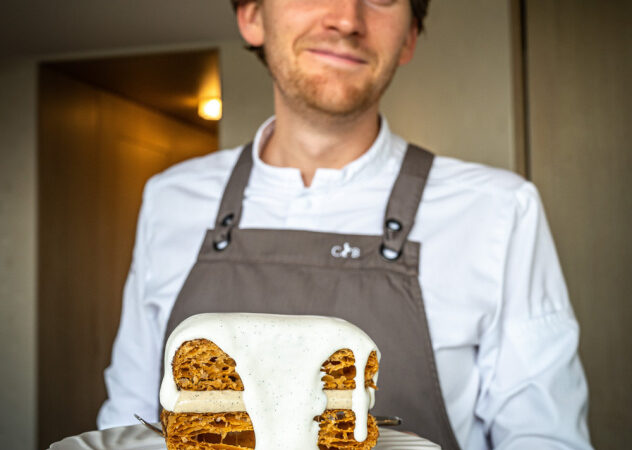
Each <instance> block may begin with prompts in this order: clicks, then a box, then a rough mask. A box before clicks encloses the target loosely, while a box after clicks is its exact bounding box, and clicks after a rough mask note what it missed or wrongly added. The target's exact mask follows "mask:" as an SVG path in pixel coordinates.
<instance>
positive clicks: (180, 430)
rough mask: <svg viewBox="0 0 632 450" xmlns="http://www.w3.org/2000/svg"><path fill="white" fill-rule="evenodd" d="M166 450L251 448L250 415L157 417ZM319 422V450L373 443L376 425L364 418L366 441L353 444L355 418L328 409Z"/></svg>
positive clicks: (364, 448) (357, 448)
mask: <svg viewBox="0 0 632 450" xmlns="http://www.w3.org/2000/svg"><path fill="white" fill-rule="evenodd" d="M160 420H161V422H162V429H163V432H164V434H165V440H166V443H167V449H168V450H192V449H198V450H242V449H254V448H255V442H256V440H255V434H254V431H253V427H252V422H251V421H250V416H249V415H248V413H245V412H238V413H217V414H213V413H209V414H197V413H172V412H169V411H166V410H163V411H162V414H161V415H160ZM314 420H315V421H316V422H318V423H319V426H320V431H319V432H318V448H319V449H320V450H369V449H372V448H373V447H375V445H376V444H377V438H378V435H379V432H378V428H377V423H376V422H375V418H374V417H373V416H372V415H370V414H369V415H368V420H367V438H366V440H365V441H364V442H357V441H356V440H355V438H354V435H353V430H354V429H355V415H354V414H353V411H351V410H347V409H328V410H326V411H325V412H324V413H323V414H321V415H320V416H317V417H314Z"/></svg>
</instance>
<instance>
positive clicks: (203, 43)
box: [0, 0, 632, 450]
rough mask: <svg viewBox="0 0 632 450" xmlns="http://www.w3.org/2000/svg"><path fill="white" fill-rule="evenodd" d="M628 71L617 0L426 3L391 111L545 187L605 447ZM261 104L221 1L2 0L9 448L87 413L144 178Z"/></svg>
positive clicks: (626, 14) (465, 153) (244, 136)
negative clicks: (204, 105)
mask: <svg viewBox="0 0 632 450" xmlns="http://www.w3.org/2000/svg"><path fill="white" fill-rule="evenodd" d="M630 79H632V2H630V1H629V0H608V1H598V0H584V1H581V2H578V1H575V0H504V1H503V0H481V1H477V2H472V1H468V0H433V2H432V3H431V7H430V14H429V17H428V22H427V31H426V33H425V34H424V35H423V36H422V38H421V40H420V42H419V47H418V51H417V55H416V57H415V59H414V60H413V62H412V63H411V64H409V65H408V66H406V67H404V68H402V69H401V70H400V71H399V73H398V74H397V76H396V79H395V81H394V82H393V84H392V86H391V87H390V89H389V91H388V92H387V95H386V97H385V99H384V101H383V104H382V111H383V113H384V114H385V116H386V117H387V118H388V120H389V123H390V125H391V127H392V128H393V129H394V131H395V132H397V133H398V134H401V135H402V136H404V137H405V138H406V139H408V140H410V141H413V142H415V143H418V144H421V145H423V146H425V147H427V148H430V149H432V150H433V151H435V152H436V153H438V154H441V155H449V156H454V157H457V158H462V159H466V160H471V161H478V162H481V163H485V164H490V165H494V166H498V167H502V168H505V169H509V170H512V171H515V172H517V173H520V174H522V175H523V176H525V177H526V178H528V179H530V180H532V181H533V182H534V183H535V184H536V185H537V187H538V188H539V190H540V193H541V196H542V198H543V202H544V205H545V208H546V211H547V216H548V220H549V222H550V225H551V228H552V231H553V234H554V237H555V241H556V244H557V249H558V252H559V255H560V259H561V262H562V266H563V269H564V273H565V276H566V279H567V283H568V287H569V291H570V295H571V300H572V302H573V305H574V308H575V311H576V314H577V317H578V319H579V322H580V325H581V330H582V334H581V344H580V345H581V347H580V348H581V356H582V359H583V363H584V367H585V370H586V373H587V376H588V380H589V385H590V428H591V433H592V437H593V442H594V444H595V446H596V447H597V448H604V449H615V448H617V449H618V448H628V447H629V446H630V442H632V426H630V424H631V423H632V389H631V387H632V383H631V381H630V380H631V379H632V350H631V349H630V347H631V344H632V338H631V332H630V324H632V306H631V302H630V299H629V295H630V292H632V281H631V280H632V270H631V267H632V244H631V242H632V239H631V238H630V234H631V233H632V213H631V211H632V201H631V200H630V199H631V198H632V195H631V194H630V190H631V189H632V182H631V181H630V179H631V178H632V150H631V148H630V142H631V141H632V132H631V130H632V123H631V120H630V119H631V118H632V106H631V101H630V100H632V96H631V95H630ZM203 99H213V100H214V101H215V103H214V106H215V107H216V111H215V112H216V113H217V112H218V111H217V106H218V105H219V103H218V100H220V101H221V104H222V118H221V120H208V119H202V118H201V117H200V116H199V114H198V109H199V104H200V101H201V100H203ZM271 114H272V91H271V82H270V79H269V77H268V75H267V72H266V71H265V69H264V68H263V67H262V66H261V64H260V63H259V62H258V61H257V60H256V58H255V57H254V56H253V55H251V54H249V53H248V52H247V51H245V50H244V49H243V44H242V42H241V40H240V39H239V35H238V33H237V29H236V27H235V24H234V19H233V14H232V10H231V8H230V6H229V2H228V0H180V1H167V0H134V1H129V0H64V1H44V0H21V1H20V0H3V2H2V6H0V333H1V334H0V360H1V361H2V363H1V364H0V366H1V367H2V369H0V386H1V387H0V404H1V405H2V408H1V411H2V412H0V443H1V444H0V445H1V446H2V447H3V448H10V449H26V450H32V449H36V448H40V449H41V448H47V446H48V445H49V444H50V443H51V442H53V441H56V440H59V439H61V438H63V437H65V436H68V435H74V434H78V433H81V432H83V431H87V430H91V429H94V428H95V426H96V425H95V417H96V413H97V410H98V408H99V406H100V404H101V403H102V401H103V400H104V398H105V388H104V385H103V369H104V368H105V367H106V366H107V364H108V362H109V358H110V350H111V345H112V341H113V339H114V335H115V333H116V329H117V326H118V320H119V315H120V305H121V291H122V286H123V283H124V280H125V277H126V273H127V270H128V267H129V263H130V260H131V249H132V245H133V240H134V231H135V222H136V215H137V212H138V207H139V205H140V200H141V192H142V188H143V184H144V182H145V181H146V180H147V178H148V177H150V176H151V175H152V174H154V173H156V172H159V171H161V170H163V169H165V168H166V167H168V166H169V165H171V164H174V163H175V162H178V161H181V160H183V159H186V158H190V157H192V156H196V155H201V154H206V153H208V152H211V151H214V150H217V149H219V148H226V147H233V146H237V145H240V144H242V143H245V142H246V141H248V140H250V139H251V138H252V137H253V134H254V131H255V130H256V128H257V127H258V126H259V124H260V123H261V122H262V121H263V120H265V119H266V118H267V117H268V116H269V115H271Z"/></svg>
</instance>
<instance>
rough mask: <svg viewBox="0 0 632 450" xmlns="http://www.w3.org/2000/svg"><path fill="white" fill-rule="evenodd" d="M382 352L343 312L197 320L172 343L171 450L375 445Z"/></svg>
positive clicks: (362, 448)
mask: <svg viewBox="0 0 632 450" xmlns="http://www.w3.org/2000/svg"><path fill="white" fill-rule="evenodd" d="M378 359H379V351H378V349H377V347H376V345H375V343H374V342H373V341H372V340H371V339H370V338H369V336H367V335H366V333H364V332H363V331H362V330H360V329H359V328H358V327H356V326H355V325H352V324H350V323H349V322H346V321H344V320H342V319H336V318H331V317H319V316H285V315H270V314H243V313H236V314H200V315H196V316H192V317H189V318H188V319H186V320H185V321H184V322H182V323H181V324H180V325H179V326H178V327H177V328H176V329H175V330H174V331H173V333H172V334H171V336H170V337H169V339H168V340H167V345H166V349H165V373H164V377H163V380H162V385H161V389H160V402H161V405H162V407H163V410H162V414H161V422H162V427H163V432H164V434H165V439H166V442H167V448H168V449H169V450H176V449H177V450H180V449H214V450H238V449H254V448H256V449H257V450H279V449H292V450H315V449H320V450H334V449H355V450H368V449H371V448H373V447H374V446H375V445H376V443H377V438H378V429H377V425H376V422H375V419H374V418H373V417H372V416H371V415H370V414H369V413H368V410H369V409H370V408H371V407H372V406H373V403H374V393H375V389H376V384H375V383H376V382H377V375H378Z"/></svg>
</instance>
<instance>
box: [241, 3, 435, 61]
mask: <svg viewBox="0 0 632 450" xmlns="http://www.w3.org/2000/svg"><path fill="white" fill-rule="evenodd" d="M255 1H263V0H230V2H231V3H232V5H233V9H234V10H235V11H236V10H237V8H238V7H239V6H241V5H245V4H246V3H250V2H255ZM429 3H430V0H410V6H411V8H412V12H413V18H414V20H415V22H416V23H417V32H418V33H421V32H422V31H423V30H424V19H425V18H426V15H427V14H428V4H429ZM246 48H247V49H248V50H250V51H252V52H254V53H255V54H256V55H257V56H258V57H259V59H260V60H261V61H262V62H263V63H264V64H266V65H267V63H266V57H265V54H264V52H263V47H257V46H253V45H248V46H246Z"/></svg>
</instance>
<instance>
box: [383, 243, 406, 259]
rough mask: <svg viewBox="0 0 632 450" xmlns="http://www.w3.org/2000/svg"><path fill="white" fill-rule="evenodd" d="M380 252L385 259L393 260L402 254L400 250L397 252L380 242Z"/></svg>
mask: <svg viewBox="0 0 632 450" xmlns="http://www.w3.org/2000/svg"><path fill="white" fill-rule="evenodd" d="M380 254H381V255H382V258H384V259H385V260H387V261H395V260H397V259H398V258H399V257H400V256H402V252H401V251H400V252H398V251H396V250H393V249H390V248H388V247H387V246H386V245H384V244H382V245H381V246H380Z"/></svg>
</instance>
